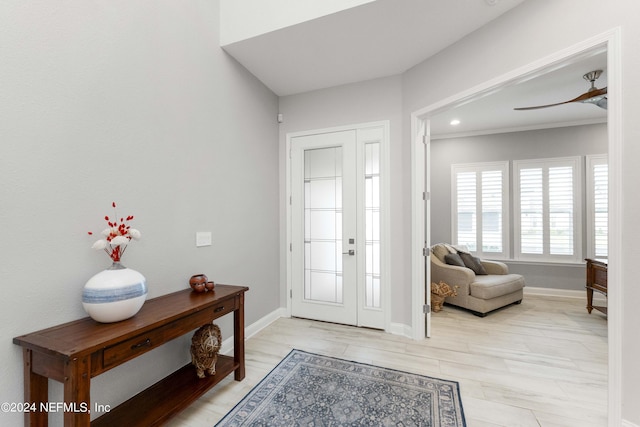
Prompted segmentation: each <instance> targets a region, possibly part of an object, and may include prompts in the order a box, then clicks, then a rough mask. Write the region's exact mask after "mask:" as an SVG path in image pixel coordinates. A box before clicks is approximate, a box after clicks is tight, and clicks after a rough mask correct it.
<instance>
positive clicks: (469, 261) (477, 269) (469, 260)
mask: <svg viewBox="0 0 640 427" xmlns="http://www.w3.org/2000/svg"><path fill="white" fill-rule="evenodd" d="M458 255H460V258H462V262H464V266H465V267H467V268H470V269H472V270H473V272H474V273H476V274H487V271H486V270H485V269H484V266H483V265H482V262H481V261H480V258H476V257H474V256H473V255H471V254H467V253H464V252H459V253H458Z"/></svg>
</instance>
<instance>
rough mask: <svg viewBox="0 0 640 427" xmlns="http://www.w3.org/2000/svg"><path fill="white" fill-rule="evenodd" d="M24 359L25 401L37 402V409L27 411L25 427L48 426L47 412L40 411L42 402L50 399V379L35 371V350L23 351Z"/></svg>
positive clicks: (25, 349)
mask: <svg viewBox="0 0 640 427" xmlns="http://www.w3.org/2000/svg"><path fill="white" fill-rule="evenodd" d="M22 357H23V359H24V401H25V403H32V404H35V408H34V409H36V410H35V411H25V413H24V425H25V427H46V426H47V425H48V424H49V417H48V414H47V412H40V404H41V403H42V402H47V400H49V379H48V378H47V377H43V376H42V375H38V374H36V373H34V372H33V359H32V357H33V352H32V351H31V350H29V349H27V348H24V349H23V351H22Z"/></svg>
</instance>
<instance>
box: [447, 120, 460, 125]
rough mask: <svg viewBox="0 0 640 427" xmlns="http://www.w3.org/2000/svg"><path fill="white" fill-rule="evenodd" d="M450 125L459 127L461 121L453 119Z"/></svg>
mask: <svg viewBox="0 0 640 427" xmlns="http://www.w3.org/2000/svg"><path fill="white" fill-rule="evenodd" d="M449 124H450V125H451V126H458V125H459V124H460V120H458V119H453V120H451V121H450V122H449Z"/></svg>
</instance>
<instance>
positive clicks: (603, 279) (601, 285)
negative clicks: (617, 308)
mask: <svg viewBox="0 0 640 427" xmlns="http://www.w3.org/2000/svg"><path fill="white" fill-rule="evenodd" d="M585 261H587V284H586V286H585V287H586V288H587V311H588V312H589V314H591V310H593V309H594V308H595V309H596V310H598V311H601V312H603V313H604V314H607V307H603V306H599V305H593V291H597V292H600V293H601V294H604V295H605V296H607V270H608V265H607V261H606V260H597V259H589V258H587V259H586V260H585Z"/></svg>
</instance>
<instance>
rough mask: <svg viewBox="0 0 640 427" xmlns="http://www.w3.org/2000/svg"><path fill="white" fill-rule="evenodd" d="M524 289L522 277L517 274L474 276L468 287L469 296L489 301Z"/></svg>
mask: <svg viewBox="0 0 640 427" xmlns="http://www.w3.org/2000/svg"><path fill="white" fill-rule="evenodd" d="M522 288H524V277H522V276H521V275H519V274H489V275H486V276H476V280H475V281H474V282H473V283H472V284H471V285H470V286H469V293H470V294H471V296H473V297H476V298H481V299H491V298H497V297H501V296H503V295H508V294H510V293H512V292H516V291H519V290H520V289H522Z"/></svg>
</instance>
